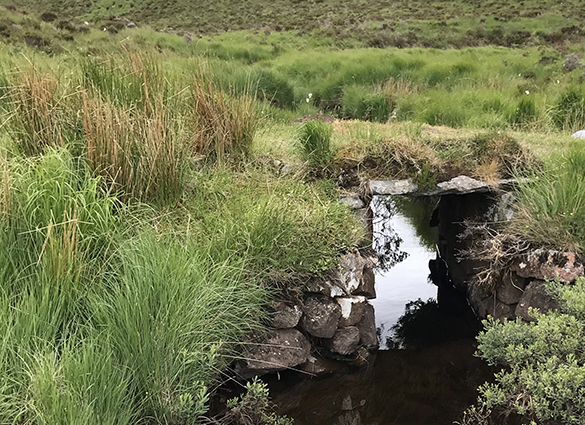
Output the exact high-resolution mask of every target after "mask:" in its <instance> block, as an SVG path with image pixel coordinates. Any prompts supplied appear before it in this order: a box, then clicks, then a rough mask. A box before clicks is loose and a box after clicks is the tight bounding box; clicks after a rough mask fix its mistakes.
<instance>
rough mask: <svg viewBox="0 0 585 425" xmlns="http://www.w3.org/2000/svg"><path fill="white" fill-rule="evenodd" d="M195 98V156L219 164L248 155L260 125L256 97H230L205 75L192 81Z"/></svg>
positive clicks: (192, 120) (192, 117) (192, 118)
mask: <svg viewBox="0 0 585 425" xmlns="http://www.w3.org/2000/svg"><path fill="white" fill-rule="evenodd" d="M192 95H193V96H192V116H191V123H192V131H193V150H194V152H195V153H196V154H199V155H204V156H208V157H211V158H213V159H215V160H217V161H219V162H221V161H223V160H224V159H225V157H226V156H227V155H236V156H237V155H245V154H247V153H249V151H250V148H251V146H252V139H253V138H254V133H255V132H256V129H257V127H258V122H259V118H258V114H257V105H256V103H257V102H256V97H255V96H252V95H251V94H249V93H246V94H242V95H240V96H238V97H229V96H227V95H226V93H225V92H223V91H222V90H221V88H220V87H219V86H218V85H217V84H216V83H215V82H214V81H213V80H212V79H211V78H209V77H208V76H206V75H200V76H198V78H196V79H195V80H194V81H193V85H192Z"/></svg>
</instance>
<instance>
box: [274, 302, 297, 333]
mask: <svg viewBox="0 0 585 425" xmlns="http://www.w3.org/2000/svg"><path fill="white" fill-rule="evenodd" d="M273 308H274V314H273V315H272V326H274V327H275V328H276V329H290V328H294V327H295V326H296V325H298V324H299V320H300V319H301V316H302V315H303V311H302V310H301V308H300V307H299V306H298V305H292V306H289V305H287V304H285V303H282V302H279V303H275V304H274V305H273Z"/></svg>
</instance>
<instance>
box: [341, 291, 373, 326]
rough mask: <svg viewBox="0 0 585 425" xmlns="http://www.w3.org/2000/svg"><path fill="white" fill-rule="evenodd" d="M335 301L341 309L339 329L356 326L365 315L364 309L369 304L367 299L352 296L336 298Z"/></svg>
mask: <svg viewBox="0 0 585 425" xmlns="http://www.w3.org/2000/svg"><path fill="white" fill-rule="evenodd" d="M335 301H337V303H338V304H339V306H340V307H341V318H340V319H339V327H342V328H343V327H346V326H354V325H355V324H357V323H358V322H359V321H360V320H362V316H363V315H364V308H365V306H366V303H367V302H368V301H367V299H366V297H363V296H352V297H341V298H336V299H335Z"/></svg>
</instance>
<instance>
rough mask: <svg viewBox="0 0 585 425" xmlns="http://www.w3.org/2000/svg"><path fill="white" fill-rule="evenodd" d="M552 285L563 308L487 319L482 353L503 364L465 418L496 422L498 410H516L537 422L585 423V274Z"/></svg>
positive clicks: (491, 361) (506, 411)
mask: <svg viewBox="0 0 585 425" xmlns="http://www.w3.org/2000/svg"><path fill="white" fill-rule="evenodd" d="M548 289H549V290H550V291H552V292H553V293H554V294H555V296H556V297H557V298H558V299H559V301H560V303H561V309H560V311H550V312H547V313H546V314H540V313H535V312H534V311H533V315H534V316H535V317H536V321H534V322H531V323H523V322H522V321H521V320H520V319H517V320H516V321H511V322H504V323H501V322H499V321H496V320H493V319H490V320H487V321H484V325H485V327H486V330H485V331H484V332H482V333H481V334H480V335H479V337H478V340H479V343H480V344H479V355H480V356H481V357H483V358H484V359H486V360H487V361H488V363H489V364H491V365H500V366H504V368H503V369H502V370H501V371H500V372H498V373H497V374H496V380H495V383H486V384H484V385H483V386H481V387H480V397H479V403H478V405H477V406H475V407H473V408H471V409H470V410H469V411H468V412H467V416H466V421H465V423H467V424H484V423H492V422H491V420H490V419H489V417H490V416H491V415H492V413H494V412H495V413H503V414H505V415H509V414H512V413H516V414H519V415H522V416H523V417H524V418H526V419H528V420H531V421H534V422H531V423H533V424H534V423H563V424H567V425H583V424H585V355H584V353H585V334H584V333H583V329H584V328H585V302H584V300H585V278H580V279H578V281H577V283H576V284H575V285H574V286H571V285H564V284H559V283H551V284H549V285H548ZM548 421H553V422H548ZM555 421H560V422H555ZM494 423H501V422H494Z"/></svg>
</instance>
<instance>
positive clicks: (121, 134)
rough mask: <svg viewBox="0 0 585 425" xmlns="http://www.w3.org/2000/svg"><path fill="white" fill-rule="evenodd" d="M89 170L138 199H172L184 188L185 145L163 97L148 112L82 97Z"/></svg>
mask: <svg viewBox="0 0 585 425" xmlns="http://www.w3.org/2000/svg"><path fill="white" fill-rule="evenodd" d="M83 117H84V128H85V138H86V143H87V157H88V162H89V166H90V168H91V170H92V171H93V172H94V173H95V174H97V175H101V176H103V177H104V178H105V179H106V181H107V182H108V183H110V184H112V185H114V186H115V189H117V190H121V191H123V192H124V193H126V194H129V195H131V196H132V197H134V198H136V199H139V200H157V199H158V200H163V201H164V200H167V201H168V200H171V199H175V198H176V197H178V196H179V195H180V193H181V190H182V176H183V174H182V173H183V169H182V160H183V158H182V153H183V152H182V145H181V140H180V134H178V132H177V131H176V130H174V129H172V128H171V123H170V122H169V118H168V117H167V115H166V111H165V106H164V103H163V101H162V99H159V100H158V101H156V102H154V105H153V107H152V108H151V110H150V111H149V112H144V111H141V110H134V111H130V110H126V109H123V108H121V107H118V106H116V105H114V104H113V103H112V102H110V101H105V100H102V99H100V98H91V97H89V96H88V95H84V98H83Z"/></svg>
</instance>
